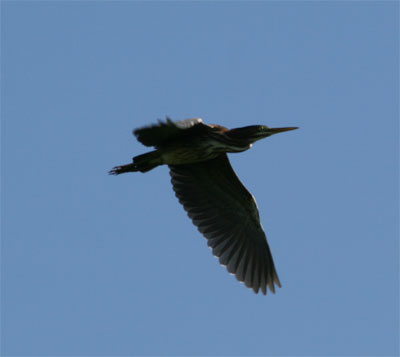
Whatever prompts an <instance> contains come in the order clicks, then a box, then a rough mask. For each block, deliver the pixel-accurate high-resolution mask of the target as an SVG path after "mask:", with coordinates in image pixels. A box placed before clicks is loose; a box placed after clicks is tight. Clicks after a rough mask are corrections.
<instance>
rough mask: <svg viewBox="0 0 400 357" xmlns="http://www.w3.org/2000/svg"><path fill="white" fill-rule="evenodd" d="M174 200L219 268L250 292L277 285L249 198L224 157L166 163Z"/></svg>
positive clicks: (260, 227) (266, 245) (266, 247)
mask: <svg viewBox="0 0 400 357" xmlns="http://www.w3.org/2000/svg"><path fill="white" fill-rule="evenodd" d="M169 168H170V173H171V177H172V180H171V182H172V185H173V188H174V191H175V194H176V196H177V197H178V199H179V202H180V203H182V205H183V207H184V208H185V210H186V211H187V213H188V215H189V217H190V218H191V219H192V221H193V223H194V224H195V225H196V226H197V228H198V229H199V231H200V232H201V233H202V234H203V235H204V236H205V237H206V238H207V239H208V245H209V246H210V247H211V248H212V251H213V254H214V255H215V256H217V257H218V258H219V261H220V263H221V264H223V265H226V267H227V269H228V271H229V272H230V273H233V274H235V275H236V277H237V279H238V280H239V281H243V282H244V283H245V284H246V286H247V287H249V288H252V289H253V290H254V292H255V293H258V291H259V290H260V289H261V291H262V292H263V293H264V294H266V293H267V285H268V287H269V289H270V290H271V291H272V292H275V286H274V284H276V285H277V286H279V287H280V286H281V285H280V282H279V278H278V275H277V273H276V271H275V266H274V262H273V260H272V255H271V252H270V249H269V246H268V243H267V239H266V236H265V233H264V231H263V229H262V226H261V223H260V217H259V214H258V208H257V204H256V201H255V199H254V197H253V196H252V194H251V193H250V192H249V191H248V190H247V189H246V188H245V187H244V186H243V184H242V183H241V182H240V180H239V179H238V177H237V176H236V174H235V172H234V171H233V169H232V166H231V165H230V163H229V160H228V157H227V155H226V154H221V155H220V156H218V157H217V158H215V159H213V160H208V161H204V162H199V163H195V164H188V165H170V166H169Z"/></svg>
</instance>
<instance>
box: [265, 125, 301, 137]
mask: <svg viewBox="0 0 400 357" xmlns="http://www.w3.org/2000/svg"><path fill="white" fill-rule="evenodd" d="M296 129H298V127H296V126H292V127H289V128H269V129H268V132H269V133H270V135H273V134H278V133H283V132H284V131H290V130H296Z"/></svg>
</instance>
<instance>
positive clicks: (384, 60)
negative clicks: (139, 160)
mask: <svg viewBox="0 0 400 357" xmlns="http://www.w3.org/2000/svg"><path fill="white" fill-rule="evenodd" d="M398 14H399V3H398V2H395V1H392V2H391V1H386V2H383V1H377V2H373V1H368V2H367V1H364V2H361V1H360V2H358V1H351V2H350V1H348V2H344V1H331V2H300V1H298V2H268V1H265V2H250V1H249V2H244V1H243V2H225V1H224V2H222V1H221V2H139V1H138V2H128V1H125V2H83V1H82V2H81V1H76V2H33V1H32V2H24V1H18V2H16V1H3V2H2V3H1V50H2V52H1V104H2V106H1V125H2V127H1V129H2V130H1V134H2V136H1V143H2V160H1V179H2V190H1V196H2V200H1V203H2V240H1V243H2V245H1V248H2V249H1V288H2V289H1V319H2V328H1V352H2V354H3V355H5V356H7V355H8V356H17V355H18V356H22V355H24V356H33V355H35V356H49V355H51V356H61V355H63V356H66V355H68V356H78V355H79V356H95V355H98V356H100V355H112V356H127V355H132V356H134V355H216V356H220V355H242V356H244V355H268V356H270V355H278V356H287V355H296V356H306V355H312V356H315V355H322V356H326V355H338V356H342V355H348V356H369V355H370V356H372V355H374V356H378V355H379V356H389V355H397V354H398V353H399V345H398V336H399V307H398V299H399V272H398V268H399V243H398V233H399V225H398V213H399V210H398V208H399V205H398V200H399V189H398V179H399V171H398V164H399V161H398V159H399V144H398V135H399V125H398V110H399V103H398V98H399V70H398V62H399V48H398V36H399V20H398V17H399V16H398ZM166 115H169V116H170V117H171V118H173V119H184V118H188V117H202V118H203V119H204V121H205V122H206V123H218V124H221V125H224V126H227V127H238V126H245V125H251V124H264V125H268V126H271V127H274V126H276V127H279V126H299V127H300V129H299V130H297V131H293V132H288V133H283V134H279V135H276V136H273V137H271V138H268V139H266V140H263V141H260V142H258V143H256V144H255V145H254V146H253V148H252V149H251V150H249V151H247V152H245V153H241V154H236V155H235V154H232V155H230V158H231V162H232V165H233V167H234V168H235V170H236V171H237V173H238V175H239V177H240V178H241V180H242V181H243V183H244V184H245V185H246V186H247V187H248V189H249V190H250V191H251V192H252V193H253V194H254V196H255V197H256V199H257V202H258V206H259V210H260V215H261V219H262V223H263V226H264V228H265V230H266V233H267V236H268V240H269V243H270V246H271V250H272V254H273V256H274V260H275V264H276V267H277V271H278V274H279V277H280V280H281V282H282V285H283V287H282V289H279V290H278V291H277V293H276V294H275V295H273V294H268V295H267V296H263V295H261V294H259V295H255V294H254V293H253V292H252V291H251V290H249V289H247V288H245V286H244V285H243V284H240V283H238V282H237V281H236V279H235V277H234V276H231V275H229V274H228V273H227V272H226V269H225V268H223V267H221V266H220V265H219V264H218V261H217V260H216V259H215V258H214V257H213V256H212V254H211V251H210V250H209V248H208V247H207V242H206V240H205V239H204V238H202V236H201V234H200V233H199V232H198V231H197V229H196V228H195V227H194V226H193V225H192V223H191V221H190V220H189V219H188V217H187V216H186V213H185V212H184V210H183V208H182V207H181V206H180V204H179V202H178V201H177V199H176V198H175V197H174V194H173V191H172V187H171V184H170V178H169V173H168V169H167V167H159V168H157V169H155V170H154V171H151V172H149V173H147V174H140V173H137V174H128V175H122V176H119V177H114V176H109V175H108V174H107V172H108V170H109V169H111V168H112V167H113V166H115V165H117V164H124V163H128V162H130V160H131V158H132V156H134V155H138V154H141V153H143V152H145V151H146V150H147V148H145V147H144V146H142V145H141V144H140V143H138V142H137V141H136V140H135V138H134V137H133V136H132V134H131V131H132V129H134V128H137V127H141V126H144V125H148V124H151V123H154V122H156V120H157V119H159V118H164V117H165V116H166Z"/></svg>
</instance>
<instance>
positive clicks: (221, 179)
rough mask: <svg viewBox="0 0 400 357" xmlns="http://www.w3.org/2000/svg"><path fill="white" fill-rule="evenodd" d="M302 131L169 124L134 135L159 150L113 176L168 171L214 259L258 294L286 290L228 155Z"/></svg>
mask: <svg viewBox="0 0 400 357" xmlns="http://www.w3.org/2000/svg"><path fill="white" fill-rule="evenodd" d="M295 129H298V128H297V127H288V128H269V127H267V126H265V125H252V126H245V127H242V128H236V129H230V130H229V129H227V128H225V127H223V126H220V125H216V124H205V123H204V122H203V120H202V119H200V118H193V119H186V120H181V121H172V120H171V119H169V118H168V117H167V119H166V121H165V122H162V121H159V122H158V124H155V125H151V126H147V127H143V128H139V129H136V130H134V132H133V133H134V135H135V136H136V138H137V140H138V141H139V142H141V143H142V144H143V145H145V146H150V147H154V148H155V150H154V151H151V152H148V153H145V154H142V155H139V156H135V157H134V158H133V162H132V163H130V164H127V165H121V166H116V167H114V168H113V169H112V170H111V171H110V172H109V173H110V174H112V175H119V174H122V173H126V172H138V171H140V172H147V171H150V170H152V169H154V168H155V167H157V166H159V165H168V167H169V169H170V175H171V182H172V186H173V189H174V191H175V195H176V196H177V198H178V199H179V202H180V203H181V204H182V205H183V207H184V209H185V210H186V212H187V214H188V216H189V217H190V218H191V219H192V221H193V223H194V225H195V226H197V228H198V230H199V231H200V232H201V233H202V234H203V235H204V237H205V238H206V239H207V240H208V245H209V247H211V249H212V252H213V254H214V255H215V256H216V257H218V258H219V262H220V263H221V264H222V265H225V266H226V267H227V270H228V271H229V273H232V274H235V275H236V278H237V279H238V280H239V281H241V282H244V284H245V285H246V286H247V287H248V288H252V289H253V290H254V292H255V293H258V292H259V291H260V290H261V291H262V293H263V294H264V295H265V294H266V293H267V287H269V290H270V291H272V292H273V293H275V284H276V285H277V286H279V287H281V283H280V281H279V278H278V275H277V273H276V270H275V265H274V261H273V259H272V255H271V251H270V249H269V245H268V243H267V238H266V235H265V232H264V230H263V227H262V225H261V222H260V216H259V213H258V208H257V203H256V201H255V198H254V196H253V195H252V194H251V193H250V192H249V191H248V190H247V189H246V187H245V186H244V185H243V184H242V183H241V182H240V180H239V178H238V177H237V176H236V174H235V172H234V171H233V169H232V166H231V164H230V162H229V159H228V156H227V153H237V152H242V151H245V150H248V149H250V148H251V147H252V145H253V143H254V142H256V141H258V140H260V139H263V138H266V137H268V136H271V135H273V134H277V133H281V132H285V131H289V130H295Z"/></svg>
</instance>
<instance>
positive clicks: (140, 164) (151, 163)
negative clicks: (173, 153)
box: [109, 150, 162, 175]
mask: <svg viewBox="0 0 400 357" xmlns="http://www.w3.org/2000/svg"><path fill="white" fill-rule="evenodd" d="M161 164H162V160H161V154H160V152H159V151H158V150H155V151H151V152H148V153H146V154H142V155H139V156H135V157H134V158H133V163H131V164H127V165H120V166H115V167H114V168H113V169H112V170H110V171H109V174H110V175H119V174H123V173H125V172H137V171H140V172H147V171H150V170H152V169H154V168H155V167H157V166H159V165H161Z"/></svg>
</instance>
